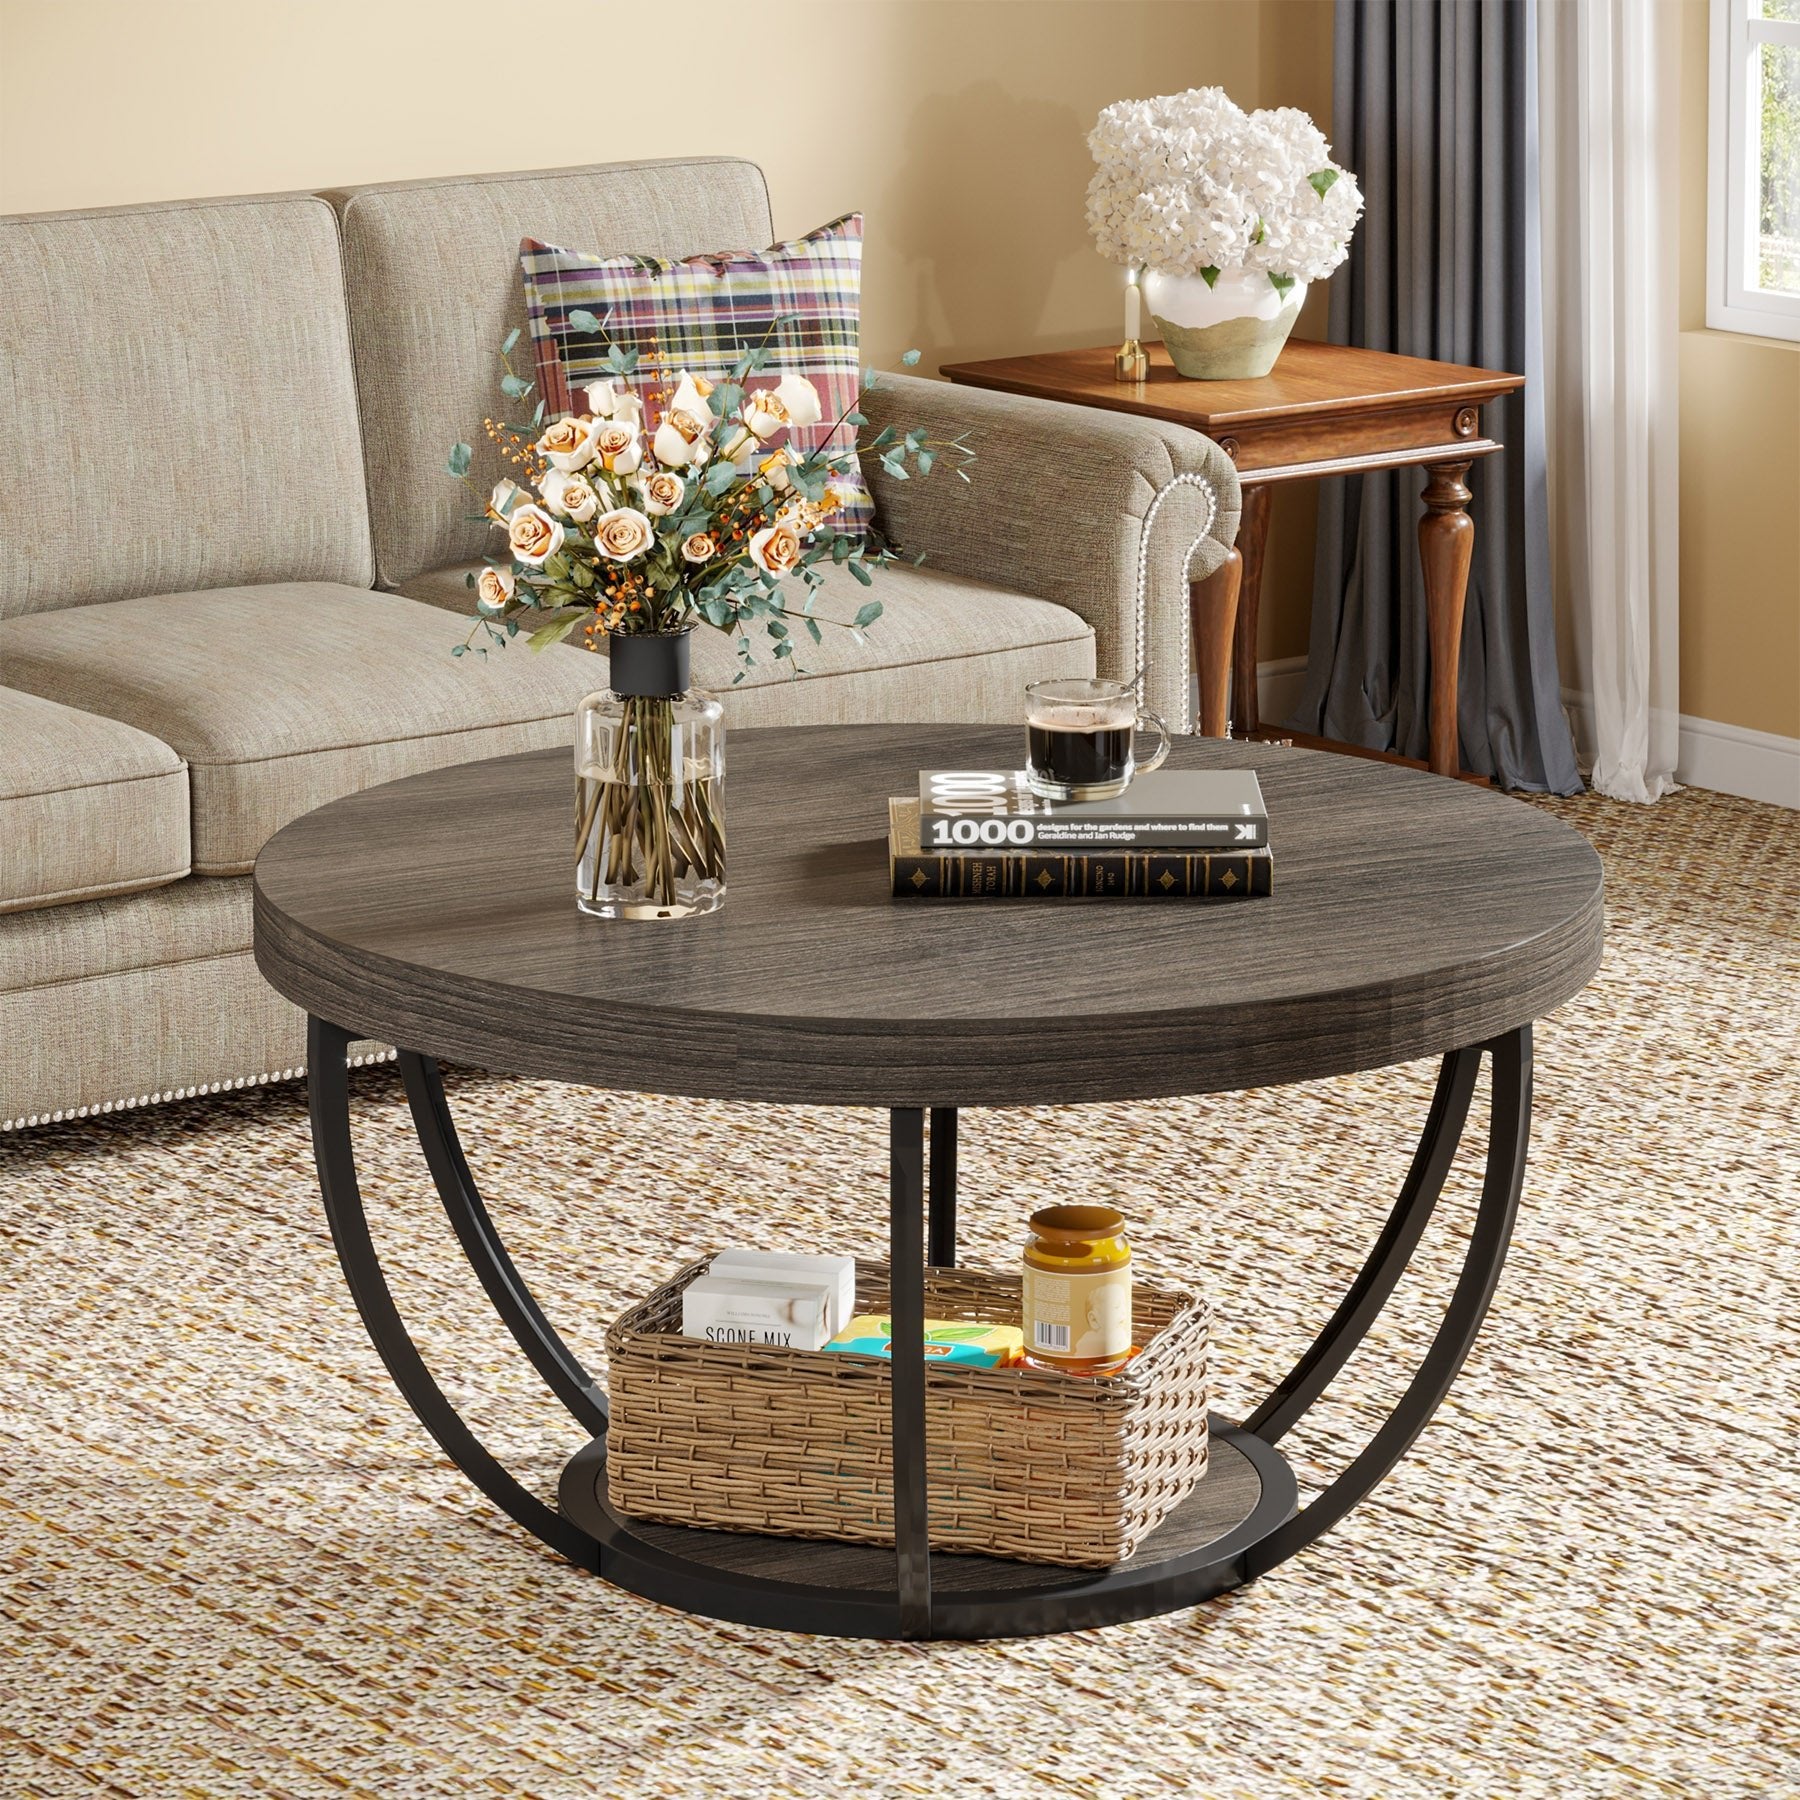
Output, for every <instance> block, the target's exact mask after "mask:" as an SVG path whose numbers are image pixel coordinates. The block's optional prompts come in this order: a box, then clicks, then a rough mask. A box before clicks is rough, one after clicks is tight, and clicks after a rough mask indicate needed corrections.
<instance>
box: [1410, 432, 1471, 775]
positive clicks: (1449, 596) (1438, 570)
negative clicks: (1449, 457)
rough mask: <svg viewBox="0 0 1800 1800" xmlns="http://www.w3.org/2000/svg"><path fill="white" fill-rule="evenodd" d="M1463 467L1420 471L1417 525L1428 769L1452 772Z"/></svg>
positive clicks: (1464, 541) (1464, 525) (1466, 553)
mask: <svg viewBox="0 0 1800 1800" xmlns="http://www.w3.org/2000/svg"><path fill="white" fill-rule="evenodd" d="M1468 472H1469V465H1468V464H1467V463H1466V462H1454V463H1434V464H1432V466H1431V467H1430V468H1428V469H1427V470H1426V471H1425V476H1426V479H1425V516H1424V518H1422V519H1421V520H1420V521H1419V560H1420V562H1421V563H1422V564H1423V565H1424V568H1425V630H1426V636H1427V637H1428V639H1429V640H1430V645H1431V768H1432V772H1433V773H1434V774H1437V775H1454V774H1455V773H1456V772H1457V744H1456V675H1457V663H1458V661H1459V660H1460V658H1461V656H1462V625H1463V599H1464V597H1465V595H1466V594H1467V593H1468V589H1469V558H1470V556H1471V555H1472V554H1473V553H1474V549H1475V522H1474V520H1472V519H1471V518H1470V517H1469V515H1468V513H1467V512H1466V511H1465V510H1464V509H1465V508H1466V507H1467V506H1468V504H1469V490H1468V489H1467V488H1466V487H1465V486H1464V485H1463V477H1464V476H1465V475H1466V474H1468Z"/></svg>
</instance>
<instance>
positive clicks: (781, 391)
mask: <svg viewBox="0 0 1800 1800" xmlns="http://www.w3.org/2000/svg"><path fill="white" fill-rule="evenodd" d="M775 398H776V399H777V400H779V401H780V402H781V406H782V410H783V411H784V412H785V413H786V414H787V422H788V423H789V424H790V425H793V426H796V427H798V428H799V429H801V430H805V428H806V427H807V426H808V425H817V424H818V422H819V421H820V420H821V419H822V418H824V416H825V409H824V407H823V406H821V405H820V403H819V390H818V389H817V388H816V387H814V386H813V384H812V383H811V382H810V381H808V380H807V379H806V377H805V376H804V375H784V376H782V378H781V379H780V380H779V381H778V382H776V384H775Z"/></svg>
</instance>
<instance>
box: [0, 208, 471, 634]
mask: <svg viewBox="0 0 1800 1800" xmlns="http://www.w3.org/2000/svg"><path fill="white" fill-rule="evenodd" d="M0 294H4V295H5V296H6V327H5V330H4V331H3V332H0V396H3V397H4V399H3V403H0V463H3V464H4V465H5V467H6V469H7V478H6V480H5V481H4V482H0V542H3V543H4V544H5V545H6V554H5V556H4V557H0V618H6V617H10V616H15V615H18V614H22V613H31V612H38V611H41V610H43V609H46V608H51V607H70V606H78V605H83V604H87V603H91V602H95V601H106V600H119V599H124V598H127V597H129V596H132V595H137V594H166V593H179V592H182V591H184V590H186V589H189V588H202V587H225V586H229V585H231V584H232V583H235V582H252V581H342V582H349V583H352V584H356V583H361V584H363V585H367V584H368V582H369V581H370V580H371V579H372V578H373V567H372V563H371V558H370V550H369V522H368V503H367V498H366V495H365V493H364V486H363V469H362V445H361V438H360V429H359V426H358V423H357V415H356V388H355V378H354V375H353V372H352V369H351V363H350V339H349V329H348V325H347V323H346V320H345V313H344V277H343V265H342V262H341V260H340V258H339V255H338V242H337V228H336V221H335V220H334V219H333V218H332V215H331V209H330V207H328V206H327V205H325V204H324V202H322V201H321V200H319V199H318V198H317V197H316V196H313V195H310V194H298V195H291V196H288V197H286V198H274V199H243V200H206V201H193V202H189V203H185V204H178V205H170V206H144V207H127V208H122V209H119V210H115V211H107V212H87V213H43V214H37V215H32V216H26V217H16V218H8V219H0ZM441 455H442V453H441V451H440V452H439V456H440V460H441ZM445 485H449V484H448V483H446V484H445Z"/></svg>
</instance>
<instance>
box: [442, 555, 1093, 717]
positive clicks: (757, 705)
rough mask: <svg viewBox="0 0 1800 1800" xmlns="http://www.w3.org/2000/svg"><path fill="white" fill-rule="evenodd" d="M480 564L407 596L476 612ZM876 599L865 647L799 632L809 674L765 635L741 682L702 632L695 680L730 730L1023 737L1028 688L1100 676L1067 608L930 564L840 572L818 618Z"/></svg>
mask: <svg viewBox="0 0 1800 1800" xmlns="http://www.w3.org/2000/svg"><path fill="white" fill-rule="evenodd" d="M480 566H481V565H480V564H479V563H476V564H463V565H460V566H458V567H456V568H451V569H439V570H437V571H436V572H435V573H433V574H431V575H422V576H420V577H418V578H417V579H416V580H414V581H410V582H408V583H407V585H406V591H407V592H408V593H409V594H411V595H414V596H415V597H417V598H418V599H420V600H425V601H429V602H430V603H431V604H432V605H434V606H444V607H455V608H458V609H461V610H463V611H467V612H473V611H474V601H473V599H472V597H471V595H470V593H469V588H468V584H467V582H468V576H469V574H470V572H471V570H472V569H478V568H479V567H480ZM871 595H872V596H873V597H874V598H876V599H878V600H880V602H881V606H882V612H881V617H880V618H879V619H877V620H876V621H875V623H874V624H873V625H871V626H870V627H869V629H868V631H867V632H866V633H865V634H864V635H865V637H866V639H867V641H866V642H865V643H862V644H859V643H857V641H856V640H855V638H853V637H852V636H851V635H850V633H849V632H847V631H842V630H837V629H834V628H833V627H832V626H830V625H827V626H825V627H824V633H823V635H824V642H823V643H822V644H813V643H812V642H810V641H809V640H808V639H807V638H805V637H804V636H803V635H802V634H801V633H799V632H798V631H796V633H795V636H796V638H797V639H798V640H799V651H798V655H799V658H800V663H801V666H802V667H803V668H804V669H805V670H806V671H807V673H806V674H805V675H803V676H801V677H800V678H799V679H795V677H794V675H793V673H792V665H791V664H789V663H787V662H776V661H775V660H774V657H773V655H772V654H771V653H770V649H769V644H768V640H767V639H766V638H765V637H764V636H763V634H762V633H761V631H760V630H759V631H757V632H755V633H754V634H753V635H752V638H751V647H752V650H753V652H754V653H755V656H756V659H757V666H756V667H755V668H753V669H752V670H751V671H750V672H749V673H748V674H747V675H746V676H745V677H744V679H743V681H742V682H741V683H738V684H737V685H736V686H734V685H733V678H734V677H735V676H736V674H737V672H738V670H739V668H740V667H741V666H742V665H741V664H740V663H739V662H738V659H737V653H736V651H735V650H734V649H733V647H732V640H731V639H730V638H728V637H726V636H725V634H724V633H723V632H719V631H714V630H712V629H711V628H710V627H708V626H701V627H700V628H699V629H698V630H697V631H696V632H695V634H694V648H693V671H694V680H695V682H696V683H697V684H698V685H699V686H701V687H708V688H711V689H712V690H713V691H714V692H715V693H716V694H717V695H718V696H719V697H720V699H722V700H723V701H724V703H725V718H726V721H727V723H728V724H730V725H845V724H857V723H871V724H873V723H883V724H908V723H919V724H926V723H940V722H941V723H965V724H1012V723H1014V722H1015V721H1016V722H1017V723H1018V724H1019V726H1020V730H1021V733H1022V732H1023V730H1024V719H1025V684H1026V683H1027V682H1031V681H1049V680H1053V679H1055V678H1057V677H1059V676H1064V675H1092V674H1093V673H1094V633H1093V629H1092V627H1090V626H1089V625H1088V624H1087V623H1086V622H1085V621H1084V620H1082V619H1080V618H1079V617H1077V616H1076V614H1074V613H1072V612H1070V611H1069V609H1068V608H1067V607H1065V606H1057V605H1055V604H1054V603H1052V602H1051V601H1048V600H1034V599H1032V598H1031V597H1030V596H1029V595H1027V594H1014V593H1010V592H1008V591H1007V590H1006V589H1005V588H997V587H990V586H988V585H987V584H986V583H985V582H980V581H971V580H969V579H968V578H967V577H966V576H962V575H949V574H946V573H944V572H943V571H942V570H939V569H933V568H931V566H930V565H929V564H927V565H925V566H924V567H922V568H914V567H912V566H910V565H908V564H896V565H894V566H892V567H889V568H887V569H884V570H882V571H881V573H880V574H879V575H878V576H877V577H876V579H875V586H874V588H873V589H864V588H862V587H859V586H858V585H857V583H856V582H855V581H854V580H852V579H851V578H850V577H849V576H847V575H846V574H845V573H844V571H843V570H842V569H832V570H829V571H828V572H827V573H826V579H825V586H824V588H823V589H822V590H821V597H820V599H819V602H818V606H817V609H816V611H817V615H818V617H819V618H821V619H849V618H853V617H854V616H855V614H856V610H857V608H858V607H859V606H861V605H862V604H863V602H864V601H865V600H868V599H869V598H870V597H871ZM573 653H574V654H576V655H580V656H583V657H587V656H589V655H590V653H589V652H587V651H575V652H573ZM507 654H508V655H510V654H512V652H510V651H509V652H508V653H507ZM589 666H590V668H591V666H592V665H591V664H590V665H589ZM604 669H605V663H604V661H602V662H601V664H600V670H599V671H596V672H595V673H596V675H597V676H598V678H597V679H593V680H591V681H590V682H589V685H590V686H592V687H603V686H604V685H605V679H604V674H603V671H604ZM1022 744H1023V738H1022V737H1021V745H1022Z"/></svg>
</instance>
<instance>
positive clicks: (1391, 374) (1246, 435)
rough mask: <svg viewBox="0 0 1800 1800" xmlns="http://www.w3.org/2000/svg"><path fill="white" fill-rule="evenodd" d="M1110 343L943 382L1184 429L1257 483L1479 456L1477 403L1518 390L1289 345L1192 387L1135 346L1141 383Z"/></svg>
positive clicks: (982, 365)
mask: <svg viewBox="0 0 1800 1800" xmlns="http://www.w3.org/2000/svg"><path fill="white" fill-rule="evenodd" d="M1116 349H1117V346H1116V345H1112V344H1102V345H1096V346H1094V347H1092V348H1090V349H1082V350H1050V351H1044V352H1042V353H1040V354H1036V355H1030V356H1002V357H995V358H993V359H991V360H989V361H985V362H968V363H949V364H946V365H945V367H944V369H943V371H942V372H943V374H944V375H946V376H947V377H948V378H949V379H950V380H951V381H956V382H961V383H963V384H965V385H967V386H970V387H985V388H997V389H999V390H1001V391H1002V392H1005V393H1009V394H1030V395H1033V396H1035V397H1037V398H1039V399H1044V400H1063V401H1068V402H1071V403H1073V404H1075V405H1079V406H1099V407H1104V408H1106V409H1107V410H1109V411H1112V412H1127V413H1138V414H1142V415H1144V416H1146V417H1149V418H1156V419H1167V420H1170V421H1171V422H1173V423H1175V424H1178V425H1190V426H1192V427H1193V428H1194V429H1195V430H1196V431H1201V432H1204V433H1205V434H1206V435H1207V436H1208V437H1210V438H1212V439H1214V440H1215V441H1216V442H1217V443H1219V444H1220V445H1221V446H1222V447H1223V448H1224V450H1225V452H1226V454H1227V455H1229V456H1231V457H1232V459H1233V461H1235V462H1236V463H1237V465H1238V468H1239V471H1240V473H1243V474H1248V475H1260V476H1261V478H1262V479H1264V480H1273V479H1280V478H1282V474H1283V473H1285V472H1287V471H1288V470H1289V469H1290V468H1291V469H1292V471H1293V473H1295V474H1300V473H1308V474H1317V473H1321V472H1326V473H1329V472H1331V471H1329V470H1324V471H1321V470H1320V469H1318V468H1317V467H1316V466H1313V465H1317V464H1318V463H1321V462H1325V461H1332V460H1336V461H1341V460H1342V459H1343V458H1345V457H1346V456H1359V457H1361V458H1363V459H1364V461H1365V462H1367V463H1369V466H1374V465H1373V462H1372V461H1371V460H1370V459H1371V458H1373V457H1375V456H1376V455H1378V453H1380V452H1382V451H1392V452H1396V453H1399V455H1398V456H1394V457H1389V458H1388V459H1387V460H1389V461H1393V460H1399V459H1400V457H1404V459H1405V460H1411V461H1420V460H1424V457H1423V455H1422V454H1407V453H1411V452H1418V453H1423V452H1427V451H1431V452H1441V453H1442V454H1445V455H1449V454H1453V453H1456V452H1460V453H1462V454H1463V455H1465V456H1479V455H1485V454H1490V453H1491V452H1493V451H1494V450H1497V449H1498V448H1499V445H1498V444H1497V443H1495V442H1493V441H1492V440H1490V439H1487V438H1484V437H1482V436H1481V432H1480V410H1481V407H1482V405H1483V404H1484V403H1485V402H1487V401H1489V400H1493V399H1495V398H1497V397H1498V396H1499V395H1501V394H1507V393H1511V392H1512V391H1513V389H1515V388H1519V387H1523V386H1524V385H1525V378H1524V377H1523V376H1522V375H1512V374H1509V373H1507V372H1506V371H1505V370H1502V369H1477V368H1471V367H1469V366H1467V365H1465V364H1462V363H1442V362H1428V361H1426V360H1425V359H1423V358H1422V357H1417V356H1395V355H1391V354H1390V353H1388V352H1387V351H1383V350H1359V349H1356V348H1353V347H1351V346H1349V345H1345V344H1315V343H1311V342H1308V341H1307V340H1305V339H1301V338H1290V339H1289V340H1288V342H1287V344H1286V345H1285V346H1284V347H1283V349H1282V352H1281V355H1280V357H1279V358H1278V359H1277V361H1276V364H1275V367H1274V368H1273V369H1272V370H1271V371H1270V372H1269V373H1268V374H1267V375H1262V376H1257V377H1255V378H1249V379H1244V380H1240V381H1193V380H1189V379H1188V378H1187V377H1186V376H1184V375H1181V374H1179V373H1177V371H1176V369H1175V367H1174V365H1173V364H1172V363H1171V362H1170V361H1169V353H1168V352H1167V351H1166V350H1165V349H1164V348H1163V347H1162V345H1161V344H1151V345H1147V346H1146V349H1147V351H1148V354H1149V358H1150V374H1149V378H1148V379H1147V380H1145V381H1140V382H1131V381H1119V380H1117V379H1115V377H1114V375H1113V353H1114V351H1115V350H1116Z"/></svg>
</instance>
